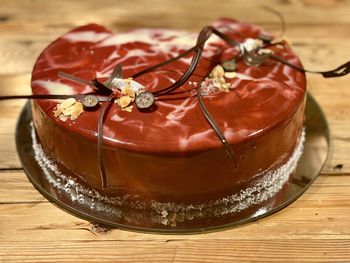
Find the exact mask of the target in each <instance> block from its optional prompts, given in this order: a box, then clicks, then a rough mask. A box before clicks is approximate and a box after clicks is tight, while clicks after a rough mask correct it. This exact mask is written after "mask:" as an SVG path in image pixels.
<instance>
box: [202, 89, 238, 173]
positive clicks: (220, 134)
mask: <svg viewBox="0 0 350 263" xmlns="http://www.w3.org/2000/svg"><path fill="white" fill-rule="evenodd" d="M197 99H198V102H199V106H200V108H201V110H202V112H203V114H204V117H205V118H206V120H207V121H208V123H209V124H210V126H211V127H212V128H213V130H214V131H215V133H216V135H217V136H218V137H219V139H220V141H221V142H222V144H223V145H224V146H225V150H226V154H227V156H228V157H229V158H230V159H231V160H232V161H233V162H234V165H235V168H237V161H236V158H235V155H234V152H233V150H232V147H231V145H230V144H229V143H228V141H227V140H226V138H225V135H224V134H223V132H222V131H221V130H220V128H219V126H218V125H217V123H216V122H215V120H214V118H213V117H212V116H211V114H210V113H209V111H208V110H207V108H206V106H205V104H204V101H203V99H202V95H201V88H200V87H199V88H198V90H197Z"/></svg>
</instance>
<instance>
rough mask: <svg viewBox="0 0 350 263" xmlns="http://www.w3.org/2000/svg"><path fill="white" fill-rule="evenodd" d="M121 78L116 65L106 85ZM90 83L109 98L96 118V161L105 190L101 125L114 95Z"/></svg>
mask: <svg viewBox="0 0 350 263" xmlns="http://www.w3.org/2000/svg"><path fill="white" fill-rule="evenodd" d="M121 77H122V66H121V65H120V64H117V65H116V67H115V68H114V70H113V72H112V75H111V77H110V78H109V80H107V82H106V83H111V82H112V80H113V78H121ZM91 83H92V84H93V85H94V86H95V87H96V88H97V89H98V90H100V91H101V90H102V91H107V90H108V91H109V96H108V98H107V100H106V102H107V103H106V104H104V105H103V106H102V108H101V111H100V114H99V116H98V124H97V160H98V168H99V171H100V176H101V181H102V188H103V189H105V188H107V187H108V177H107V173H106V168H105V165H104V151H103V123H104V120H105V117H106V116H107V113H108V111H109V109H110V108H111V106H112V103H111V102H113V101H114V94H113V91H112V89H110V88H108V87H107V86H106V85H104V84H102V83H101V82H99V81H98V80H97V79H96V78H95V79H93V80H92V81H91Z"/></svg>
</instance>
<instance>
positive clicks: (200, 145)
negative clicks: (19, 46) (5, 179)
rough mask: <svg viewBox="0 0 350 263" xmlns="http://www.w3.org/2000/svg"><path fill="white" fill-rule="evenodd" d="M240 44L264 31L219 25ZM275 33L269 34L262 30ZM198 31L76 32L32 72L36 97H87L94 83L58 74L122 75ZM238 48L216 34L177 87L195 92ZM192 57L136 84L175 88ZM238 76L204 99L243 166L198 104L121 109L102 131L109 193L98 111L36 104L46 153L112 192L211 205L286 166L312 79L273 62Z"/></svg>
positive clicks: (184, 45)
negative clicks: (119, 71) (74, 114)
mask: <svg viewBox="0 0 350 263" xmlns="http://www.w3.org/2000/svg"><path fill="white" fill-rule="evenodd" d="M214 26H215V27H217V28H218V29H219V30H220V31H223V32H225V33H226V34H228V35H229V36H230V37H232V38H234V39H236V40H237V41H239V42H243V41H244V40H245V39H246V38H256V37H257V35H258V34H259V33H261V32H264V31H263V30H262V29H260V28H258V27H256V26H253V25H249V24H244V23H239V22H236V21H233V20H228V19H221V20H218V21H216V22H215V23H214ZM264 33H265V34H267V32H264ZM195 38H196V34H192V33H187V32H176V31H169V30H161V29H153V30H134V31H131V32H127V33H120V34H116V35H112V33H111V32H110V31H108V30H106V29H105V28H103V27H101V26H98V25H94V24H91V25H87V26H83V27H80V28H77V29H75V30H73V31H71V32H69V33H67V34H65V35H64V36H62V37H60V38H59V39H57V40H56V41H55V42H53V43H52V44H51V45H50V46H49V47H48V48H46V49H45V50H44V51H43V53H42V54H41V55H40V56H39V58H38V61H37V62H36V64H35V67H34V70H33V75H32V89H33V93H34V94H54V93H60V94H62V93H65V94H81V93H88V92H91V91H92V89H91V88H90V87H87V86H84V85H81V84H77V83H74V82H71V81H68V80H63V79H60V78H59V77H58V76H57V74H58V72H59V71H64V72H66V73H70V74H73V75H75V76H78V77H80V78H84V79H85V80H90V79H92V78H93V77H95V76H96V77H97V78H99V79H100V80H101V81H104V80H106V79H107V78H108V76H109V75H110V74H111V72H112V70H113V68H114V66H115V65H116V64H117V63H120V64H122V66H123V69H124V70H123V76H124V77H128V76H131V75H132V74H134V73H136V72H138V71H140V70H142V69H144V68H147V67H149V66H152V65H154V64H157V63H159V62H162V61H164V60H166V59H168V58H170V57H172V56H175V55H177V54H178V53H179V52H181V51H184V50H185V49H188V48H190V47H192V46H193V45H194V44H195ZM271 49H272V50H274V52H275V54H277V55H279V56H281V57H283V58H285V59H287V60H288V61H290V62H291V63H295V64H298V65H300V62H299V60H298V58H297V57H296V56H295V55H294V54H293V53H292V51H291V49H290V47H289V46H287V45H286V46H285V47H284V48H283V49H279V48H276V47H271ZM236 53H237V50H235V49H234V48H231V47H229V46H227V45H226V44H225V43H224V42H222V41H220V40H219V39H217V38H215V37H213V38H211V39H210V41H209V43H208V44H207V45H206V47H205V51H204V57H205V58H204V59H202V60H201V62H200V64H199V66H198V67H197V69H196V71H195V74H194V75H193V76H192V77H191V78H190V80H189V81H188V82H187V83H186V84H185V85H183V86H182V87H181V88H180V89H179V90H180V91H181V90H189V89H191V88H195V84H193V83H195V82H197V83H198V82H200V81H201V80H202V79H203V78H204V77H205V76H207V75H208V73H209V72H210V71H211V69H212V68H213V67H214V66H215V65H216V64H218V63H219V62H221V61H224V60H226V59H229V58H231V57H233V56H235V54H236ZM189 59H190V56H188V57H187V58H185V59H181V60H179V61H176V62H174V63H172V64H170V65H168V66H165V67H163V68H160V69H159V70H157V71H155V72H153V73H149V74H146V75H144V76H141V77H139V78H138V79H136V80H137V81H138V82H140V83H142V84H143V85H144V86H145V87H146V89H147V90H149V91H156V90H159V89H161V88H163V87H166V86H168V85H170V84H171V83H172V82H173V81H174V80H176V79H178V78H180V77H181V74H183V72H184V71H185V70H186V68H187V67H188V65H189ZM237 72H238V73H239V74H240V75H239V77H238V78H234V79H232V80H229V79H227V81H228V82H229V81H230V85H231V87H232V88H231V90H230V92H228V93H224V92H219V93H217V94H215V95H213V96H210V97H209V96H208V97H204V101H205V104H206V106H207V108H208V110H209V112H210V113H211V114H212V115H213V117H214V119H215V120H216V122H217V123H218V125H219V126H220V128H221V129H222V131H223V132H224V134H225V136H226V138H227V139H228V141H229V143H230V144H231V145H232V147H233V150H234V152H235V155H236V158H237V160H238V167H237V168H234V167H233V163H232V161H231V160H230V159H228V158H227V156H226V154H225V151H224V149H223V146H222V144H221V142H220V141H219V140H218V138H217V137H216V135H215V133H214V131H213V130H212V129H211V127H210V126H209V124H208V123H207V121H206V120H205V118H204V116H203V114H202V112H201V110H200V108H199V105H198V103H197V100H196V98H195V97H194V98H193V97H189V98H186V99H179V100H162V99H159V100H157V103H156V104H157V109H156V110H155V111H154V112H148V113H144V112H140V111H138V110H137V108H134V109H133V111H132V112H131V113H129V112H125V111H122V110H121V109H120V107H118V106H117V105H113V106H112V107H111V110H110V112H109V114H108V116H107V118H106V121H105V125H104V145H105V167H106V169H107V174H108V181H109V188H107V189H105V190H102V189H101V179H100V175H99V172H98V165H97V151H96V149H97V147H96V138H97V134H96V131H97V119H98V114H99V111H95V112H84V113H83V114H82V115H81V116H80V117H79V118H78V119H77V120H75V121H70V120H69V121H67V122H61V121H59V120H58V119H56V118H54V116H53V112H52V110H53V108H54V106H55V105H56V104H57V102H56V101H53V100H40V101H36V102H34V104H33V119H34V124H35V127H36V131H37V134H38V137H39V140H40V141H41V143H42V145H43V148H44V150H45V152H46V153H48V154H49V155H50V156H52V157H53V158H54V159H55V160H57V162H58V164H59V165H60V167H61V168H62V170H64V171H65V172H67V173H69V174H70V175H71V176H74V177H77V178H79V179H80V180H81V181H82V182H83V183H84V184H86V185H88V186H90V187H94V188H96V189H99V190H100V191H102V192H104V193H105V194H107V195H113V194H116V191H118V189H120V188H122V189H125V192H126V193H128V192H132V193H136V194H137V195H139V197H140V198H147V199H155V200H159V201H174V202H184V203H191V202H203V201H208V200H211V199H215V198H220V197H224V196H225V195H228V194H231V193H234V192H236V191H239V190H240V189H242V188H244V187H247V186H250V185H252V184H253V183H254V180H256V179H257V178H258V177H259V175H262V174H264V172H265V171H267V170H269V169H273V168H276V167H277V166H279V165H281V164H283V163H285V162H286V160H287V159H288V158H289V156H290V155H291V153H292V152H293V150H294V148H295V145H296V142H297V139H298V138H299V136H300V132H301V129H302V126H303V118H304V105H305V100H304V98H305V89H306V85H305V75H304V73H301V72H298V71H296V70H294V69H292V68H290V67H288V66H285V65H282V64H280V63H277V62H273V61H268V62H266V63H264V64H263V65H261V66H259V67H252V66H247V65H245V64H244V62H242V61H239V62H238V66H237Z"/></svg>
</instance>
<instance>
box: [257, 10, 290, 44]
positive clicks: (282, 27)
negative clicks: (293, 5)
mask: <svg viewBox="0 0 350 263" xmlns="http://www.w3.org/2000/svg"><path fill="white" fill-rule="evenodd" d="M262 8H263V9H265V10H266V11H268V12H270V13H272V14H274V15H276V16H277V17H278V18H279V20H280V23H281V33H280V35H279V37H280V38H281V37H283V35H284V33H285V31H286V21H285V20H284V16H283V15H282V14H281V13H280V12H278V11H276V10H275V9H272V8H271V7H268V6H262Z"/></svg>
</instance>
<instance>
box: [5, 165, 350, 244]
mask: <svg viewBox="0 0 350 263" xmlns="http://www.w3.org/2000/svg"><path fill="white" fill-rule="evenodd" d="M0 176H1V182H2V186H1V187H0V241H1V240H4V239H6V240H7V241H11V242H15V241H21V240H22V241H23V237H24V236H25V237H27V239H28V240H31V241H49V240H52V239H53V238H59V239H61V240H89V239H91V238H93V239H96V238H97V239H104V240H140V239H142V240H166V239H172V240H173V239H184V237H183V236H182V235H143V234H140V233H134V232H129V231H122V230H117V229H114V230H112V231H110V232H108V235H102V236H101V235H100V234H98V233H97V231H96V228H95V226H94V225H93V224H90V223H88V222H86V221H84V220H81V219H79V218H77V217H74V216H72V215H70V214H68V213H66V212H64V211H62V210H60V209H58V208H57V207H55V206H54V205H53V204H51V203H49V202H47V201H45V199H44V198H43V197H42V196H41V195H40V194H39V193H37V192H36V190H35V189H34V188H33V186H31V184H30V183H29V181H28V180H27V179H26V177H25V175H24V174H23V173H20V172H3V173H0ZM349 188H350V176H348V175H339V176H320V177H319V178H318V179H317V180H316V181H315V182H314V184H313V185H312V186H311V187H310V188H309V189H308V190H307V191H306V193H305V194H304V195H303V196H302V197H301V198H299V199H298V200H297V201H295V202H294V203H292V204H291V205H290V206H288V207H287V208H285V209H283V210H281V211H280V212H278V213H276V214H274V215H272V216H269V217H267V218H264V219H261V220H259V221H257V222H253V223H250V224H247V225H244V226H241V227H237V228H233V229H230V230H226V231H219V232H213V233H210V234H207V235H189V236H186V239H191V240H192V239H193V240H197V239H200V240H203V239H205V240H207V239H228V237H229V239H231V240H249V239H251V238H252V237H254V238H253V239H255V240H258V239H261V240H274V239H283V238H287V239H327V240H336V239H340V240H342V239H349V240H350V228H349V222H350V210H349V207H350V192H349V191H348V189H349ZM9 189H11V190H9ZM262 229H268V231H261V230H262ZM96 236H98V237H96ZM0 247H1V245H0Z"/></svg>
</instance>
